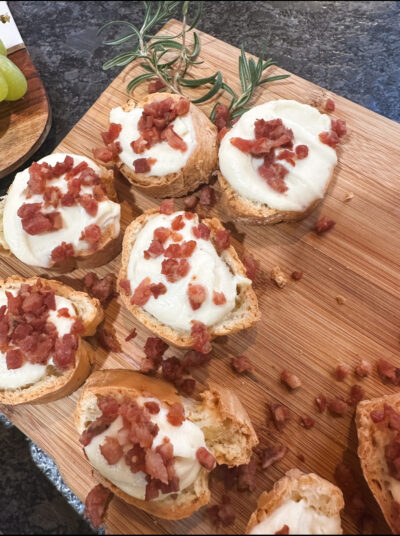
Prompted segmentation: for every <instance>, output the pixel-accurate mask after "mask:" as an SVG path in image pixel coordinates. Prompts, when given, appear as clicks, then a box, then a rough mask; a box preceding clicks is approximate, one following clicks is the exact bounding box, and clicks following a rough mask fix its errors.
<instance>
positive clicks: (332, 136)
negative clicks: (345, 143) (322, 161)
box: [318, 131, 340, 149]
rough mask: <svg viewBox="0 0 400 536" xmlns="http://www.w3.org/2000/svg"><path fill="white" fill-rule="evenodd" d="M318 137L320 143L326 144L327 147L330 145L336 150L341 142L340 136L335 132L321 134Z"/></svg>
mask: <svg viewBox="0 0 400 536" xmlns="http://www.w3.org/2000/svg"><path fill="white" fill-rule="evenodd" d="M318 137H319V139H320V141H322V143H325V145H329V147H333V148H334V149H335V148H336V145H337V144H338V143H339V141H340V138H339V136H338V135H337V134H336V132H333V131H330V132H321V134H319V136H318Z"/></svg>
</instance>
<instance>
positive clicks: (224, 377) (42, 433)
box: [0, 21, 400, 534]
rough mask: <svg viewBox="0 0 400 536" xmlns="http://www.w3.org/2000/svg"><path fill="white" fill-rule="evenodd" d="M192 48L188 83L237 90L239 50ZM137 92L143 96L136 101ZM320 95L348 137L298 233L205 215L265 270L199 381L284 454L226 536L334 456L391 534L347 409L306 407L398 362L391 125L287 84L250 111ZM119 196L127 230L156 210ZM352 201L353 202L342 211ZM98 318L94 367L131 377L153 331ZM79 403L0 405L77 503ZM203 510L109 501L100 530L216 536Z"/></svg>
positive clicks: (14, 268)
mask: <svg viewBox="0 0 400 536" xmlns="http://www.w3.org/2000/svg"><path fill="white" fill-rule="evenodd" d="M176 30H177V23H176V22H174V21H170V22H169V23H168V24H167V26H166V28H164V29H163V30H162V31H164V32H165V31H167V32H168V33H171V34H173V33H175V32H176ZM201 40H202V52H201V59H203V60H204V62H205V63H204V64H202V65H201V66H199V67H198V72H197V75H198V76H207V75H208V74H211V73H212V72H214V71H215V70H217V69H221V70H222V71H223V73H224V75H225V76H226V77H227V79H228V81H229V83H231V84H232V86H234V87H235V88H238V77H237V72H236V68H237V67H236V66H237V58H238V54H239V51H238V49H236V48H234V47H232V46H230V45H228V44H226V43H223V42H221V41H218V40H216V39H215V38H213V37H211V36H209V35H206V34H201ZM136 72H137V70H136V69H132V68H131V67H129V66H128V67H127V68H126V69H125V70H124V71H123V72H122V73H121V74H120V75H119V76H118V77H117V78H116V79H115V80H114V82H113V83H112V84H111V85H110V87H109V88H107V90H106V91H105V92H104V93H103V94H102V95H101V96H100V98H99V99H98V101H97V102H96V103H95V104H94V105H93V106H92V108H91V109H90V110H89V111H88V112H87V113H86V115H85V116H84V117H83V118H82V119H81V120H80V121H79V122H78V124H77V125H76V126H75V127H74V129H73V130H72V131H71V132H70V133H69V134H68V135H67V137H66V138H65V139H64V140H63V141H62V143H61V144H60V145H59V147H58V148H57V151H66V152H71V153H78V154H85V155H87V156H91V149H92V148H93V147H96V146H99V145H101V143H100V132H101V131H102V130H105V129H106V127H107V123H108V114H109V111H110V109H111V108H112V107H114V106H116V105H121V104H123V103H124V102H125V100H126V93H125V88H126V85H127V83H128V82H129V80H130V79H131V78H132V76H133V75H134V74H135V73H136ZM283 72H284V71H282V69H279V68H273V69H272V70H271V74H279V73H283ZM94 76H95V73H94ZM144 91H145V89H140V91H138V94H137V96H138V97H140V96H141V94H143V92H144ZM328 95H329V96H332V97H333V98H334V101H335V103H336V112H335V114H334V115H335V116H336V117H339V118H342V119H345V120H346V121H347V125H348V131H349V134H348V135H347V136H346V138H345V142H344V143H343V144H342V145H341V147H340V148H339V165H338V166H337V169H336V172H335V176H334V180H333V182H332V184H331V186H330V188H329V192H328V195H327V196H326V198H325V199H324V201H323V202H322V203H321V204H320V205H319V207H318V208H317V209H316V210H315V211H314V212H313V214H311V216H309V217H308V218H307V219H305V220H303V221H301V222H298V223H294V224H279V225H276V226H270V227H266V228H262V227H259V226H256V227H252V226H248V225H239V224H235V223H234V222H232V221H229V218H228V217H227V216H226V214H224V213H222V212H221V211H220V210H219V208H218V205H217V206H216V207H215V208H214V209H213V210H212V214H216V215H218V216H219V217H220V218H221V220H222V221H224V222H225V223H226V225H227V227H228V228H229V229H231V230H232V235H233V243H234V245H235V246H236V247H237V250H238V252H239V253H242V252H243V250H244V249H247V250H249V251H250V252H251V253H253V255H254V256H255V257H256V258H257V259H259V260H260V264H261V270H260V273H259V274H258V276H257V280H256V283H255V289H256V292H257V295H258V299H259V303H260V309H261V313H262V319H261V320H260V322H259V323H258V325H257V326H256V327H254V328H252V329H250V330H248V331H245V332H240V333H237V334H235V335H233V336H230V337H225V338H223V339H219V340H217V341H216V342H215V344H214V350H213V359H212V362H211V364H210V365H209V367H208V369H206V370H202V371H200V372H199V373H198V374H195V377H196V378H197V379H199V380H201V381H203V382H204V381H206V380H207V378H208V377H209V378H212V379H213V380H215V381H217V382H220V383H222V384H223V385H228V386H229V387H230V388H232V389H233V390H234V391H235V392H236V393H237V394H238V395H239V397H240V399H241V401H242V402H243V404H244V406H245V407H246V409H247V411H248V412H249V414H250V416H251V419H252V421H253V423H254V426H255V428H256V431H257V433H258V435H259V438H260V442H261V445H263V446H267V445H271V444H274V443H275V442H277V441H279V442H282V443H283V444H285V445H287V447H288V449H289V453H288V455H287V456H286V457H285V458H284V459H283V460H282V461H280V462H279V463H277V464H276V465H275V466H272V467H270V468H268V469H267V470H266V471H264V472H263V471H261V470H260V471H259V472H258V474H257V488H256V491H255V492H254V493H248V492H244V493H231V494H230V495H231V498H232V502H233V506H234V508H235V511H236V513H237V519H236V522H235V524H234V525H233V526H231V527H228V528H227V529H226V532H230V533H232V532H233V533H238V534H240V533H243V531H244V530H245V526H246V524H247V521H248V519H249V516H250V514H251V512H252V511H253V510H254V508H255V505H256V501H257V497H258V495H259V493H261V492H262V491H263V490H269V489H271V487H272V485H273V483H274V481H276V480H277V479H278V478H279V477H281V476H282V475H283V474H284V473H285V472H286V471H287V470H289V469H290V468H293V467H299V468H300V469H301V470H303V471H314V472H316V473H318V474H320V475H321V476H323V477H325V478H327V479H328V480H331V481H333V479H334V477H333V473H334V468H335V466H336V465H337V464H338V463H339V462H340V461H342V460H343V459H344V460H345V461H346V463H348V464H349V465H350V466H351V468H352V469H353V471H354V472H355V474H356V475H357V478H358V481H359V484H360V487H361V488H362V490H363V493H364V495H365V500H366V502H367V506H368V510H369V511H370V512H371V513H372V514H373V515H374V517H375V521H376V527H375V532H376V533H385V532H386V531H387V527H386V525H385V522H384V521H383V518H382V516H381V514H380V512H379V510H378V507H377V506H376V504H375V501H374V500H373V498H372V496H371V495H370V493H369V491H368V489H367V487H366V485H365V483H364V481H363V478H362V476H361V470H360V465H359V461H358V458H357V454H356V448H357V439H356V431H355V426H354V419H353V416H354V415H353V414H354V411H353V410H349V412H348V414H347V415H346V416H345V417H342V418H334V417H332V416H330V415H328V414H324V415H320V414H318V413H317V412H316V409H315V406H314V402H313V401H314V398H315V397H316V396H318V395H319V394H320V393H325V394H328V395H339V396H340V395H343V396H345V397H346V396H347V395H348V393H349V390H350V387H351V386H352V385H353V384H354V383H356V379H355V377H354V375H353V374H352V373H351V374H350V375H349V376H348V378H347V379H346V381H344V382H341V383H340V382H337V381H335V380H334V379H333V376H332V372H333V370H334V368H335V367H336V365H337V364H339V363H347V364H348V365H350V366H351V367H352V368H353V367H354V366H355V365H356V364H357V363H358V361H359V359H360V358H364V359H367V360H368V361H370V362H371V363H375V362H376V360H377V359H378V358H379V357H382V358H385V359H387V360H389V361H392V362H393V363H399V362H400V360H399V332H400V329H399V319H398V311H399V306H400V285H399V273H400V255H399V251H400V232H399V231H400V208H399V207H400V181H399V177H398V170H397V168H398V162H399V161H400V128H399V125H397V124H396V123H394V122H392V121H390V120H388V119H385V118H383V117H380V116H379V115H377V114H375V113H373V112H371V111H369V110H366V109H365V108H362V107H361V106H358V105H357V104H354V103H352V102H350V101H348V100H346V99H344V98H342V97H339V96H336V95H332V94H330V93H329V92H327V91H326V90H324V89H321V88H320V87H317V86H315V85H313V84H312V83H310V82H308V81H306V80H303V79H301V78H299V77H297V76H294V75H292V76H291V77H290V78H289V79H287V80H284V81H281V82H276V83H273V84H270V85H268V86H267V87H265V88H263V89H260V90H259V91H258V93H257V98H256V99H255V103H256V104H258V103H262V102H265V101H269V100H272V99H276V98H285V99H296V100H298V101H300V102H303V103H308V104H316V103H321V102H322V101H323V100H324V99H325V98H326V97H327V96H328ZM211 106H212V104H207V105H206V106H204V107H203V109H204V111H205V112H206V113H208V112H209V111H210V109H211ZM117 188H118V193H119V197H120V200H121V201H122V207H123V210H122V213H123V224H124V226H126V225H127V224H128V223H129V222H130V221H131V220H132V218H134V217H136V216H138V215H139V214H140V213H141V212H142V211H143V210H146V209H148V208H150V207H154V206H156V205H157V200H154V199H151V198H148V197H146V196H144V195H142V194H140V193H137V192H135V190H134V188H133V187H131V186H130V185H129V184H128V182H127V181H125V180H123V179H118V181H117ZM350 192H352V193H353V194H354V198H353V199H352V200H351V201H349V202H344V198H345V196H346V194H347V193H350ZM176 204H177V206H178V207H179V208H180V207H181V206H182V202H181V201H179V202H177V203H176ZM321 214H324V215H327V216H328V217H330V218H333V219H334V220H336V222H337V224H336V227H335V228H334V229H333V230H332V231H331V232H329V233H327V234H325V235H322V236H318V235H316V234H315V233H314V232H313V231H312V227H313V225H314V223H315V221H316V220H317V219H318V218H319V216H320V215H321ZM276 264H279V266H280V267H281V268H282V270H283V271H284V272H285V273H286V274H287V275H288V278H289V282H288V284H287V286H286V287H285V288H283V289H278V288H277V287H276V286H275V285H274V284H273V282H272V281H271V280H270V278H269V275H270V271H271V269H272V267H273V266H275V265H276ZM118 268H119V257H118V258H117V259H115V260H114V261H113V262H111V263H110V264H109V265H108V266H103V267H102V268H100V269H98V273H99V275H101V276H103V275H105V274H106V273H109V272H113V273H117V271H118ZM293 270H301V271H303V272H304V276H303V278H302V279H301V280H300V281H293V280H291V279H290V274H291V272H292V271H293ZM12 273H18V274H21V275H23V276H30V275H32V274H34V273H37V274H38V273H43V271H39V270H34V269H32V268H30V267H28V266H25V265H23V264H22V263H20V262H19V261H18V260H16V259H13V258H4V259H2V260H0V276H1V277H5V276H8V275H10V274H12ZM47 275H50V276H51V275H52V274H49V273H47ZM83 275H84V272H83V271H76V272H73V273H71V274H68V275H67V276H63V277H60V279H61V280H62V281H64V282H65V283H69V284H71V285H72V286H73V287H75V288H77V289H81V288H82V283H81V280H82V277H83ZM338 295H341V296H343V297H344V299H345V303H344V304H342V305H340V304H338V302H337V300H336V297H337V296H338ZM106 319H107V324H109V325H113V326H114V328H115V329H116V333H117V337H118V339H119V341H120V342H121V345H122V352H121V353H120V354H114V355H111V354H106V353H105V352H104V351H103V350H101V349H98V351H97V365H96V366H97V368H114V367H126V368H138V363H139V361H140V359H141V358H142V356H143V353H142V350H141V348H142V347H143V344H144V341H145V339H146V338H147V336H149V333H148V332H146V330H145V329H144V328H142V327H141V326H140V325H139V324H138V323H137V322H136V321H135V320H134V319H133V318H132V317H131V316H130V315H129V314H128V312H127V310H126V309H125V308H124V307H123V306H122V304H121V302H120V300H119V299H118V300H114V301H113V302H112V303H111V304H110V306H109V307H108V309H107V311H106ZM133 327H136V328H137V330H138V333H139V335H138V337H137V338H136V339H134V340H133V341H130V342H125V337H126V336H127V334H128V333H129V331H130V330H131V329H132V328H133ZM243 353H244V354H245V355H246V356H248V357H249V358H250V360H251V361H252V362H253V363H254V366H255V372H254V374H252V375H249V376H239V375H236V374H234V373H233V372H232V370H231V368H230V357H231V356H235V355H238V354H243ZM173 354H176V355H180V352H178V351H177V352H175V351H173V350H170V352H169V355H173ZM399 366H400V363H399ZM284 368H287V369H288V370H290V371H293V372H294V373H295V374H297V375H298V376H299V377H300V378H301V379H302V382H303V385H302V387H300V389H298V390H297V391H296V392H295V393H290V392H288V390H287V389H286V388H285V387H284V386H283V385H282V384H281V383H280V381H279V378H280V373H281V371H282V369H284ZM359 383H362V385H363V387H364V388H365V390H366V392H367V395H368V396H369V397H376V396H380V395H382V394H387V393H391V392H394V391H395V389H394V388H392V387H390V386H385V385H383V384H382V383H381V381H380V380H379V378H378V375H377V373H376V370H374V372H373V374H372V375H371V376H370V377H369V378H367V379H365V380H364V381H362V382H359ZM77 396H78V393H75V394H73V395H72V396H70V397H68V398H65V399H63V400H60V401H58V402H54V403H52V404H46V405H36V406H34V405H30V406H25V407H22V406H20V407H4V406H3V407H2V408H1V410H2V411H3V412H4V413H5V414H6V415H7V416H8V417H9V418H10V419H11V420H12V421H13V422H14V423H15V424H16V425H17V426H18V427H19V428H20V429H21V430H22V431H23V432H24V433H26V434H27V435H28V436H29V437H31V438H32V439H33V440H34V441H35V442H36V443H37V444H38V445H39V446H40V447H41V448H43V449H44V450H45V451H46V452H47V453H48V454H49V455H50V456H52V457H53V458H54V460H55V461H56V462H57V464H58V467H59V469H60V471H61V474H62V476H63V477H64V479H65V481H66V482H67V484H68V485H69V486H70V487H71V489H72V490H73V491H74V492H75V493H76V494H77V495H78V496H79V497H80V498H81V499H82V500H83V499H84V498H85V496H86V494H87V493H88V491H89V490H90V488H91V487H92V486H93V485H94V484H95V480H94V479H93V477H92V475H91V468H90V466H89V463H88V462H87V461H86V459H85V457H84V456H83V454H82V451H81V448H80V446H79V444H78V434H77V432H76V431H75V428H74V425H73V418H72V414H73V411H74V407H75V402H76V399H77ZM269 402H272V403H274V402H280V403H283V404H285V405H286V406H287V407H288V408H289V410H290V415H291V420H290V422H289V424H288V425H287V427H286V428H285V429H284V431H283V432H282V433H278V432H277V431H276V430H275V429H274V427H273V426H272V425H271V424H270V423H268V422H267V415H268V412H267V403H269ZM306 415H310V416H312V417H314V418H315V419H316V424H315V427H314V428H313V429H311V430H305V429H304V428H302V427H301V426H300V424H299V420H300V418H301V417H302V416H306ZM299 455H303V456H304V458H305V461H303V462H302V461H301V460H300V459H299V457H298V456H299ZM21 485H23V483H21ZM211 488H212V501H211V503H210V504H215V502H216V501H219V500H220V498H221V494H222V493H223V486H222V483H221V482H219V481H218V479H216V478H215V477H213V478H212V479H211ZM205 510H206V509H205V508H203V509H202V510H201V511H199V512H198V513H197V514H195V515H193V516H192V517H191V518H189V519H186V520H182V521H179V522H171V521H163V520H158V519H155V518H153V517H151V516H150V515H148V514H146V513H144V512H142V511H140V510H137V509H135V508H134V507H131V506H128V505H126V504H124V503H123V502H122V501H120V500H116V499H114V500H113V501H112V503H111V507H110V509H109V512H108V515H107V520H106V529H107V531H108V532H110V533H146V534H148V533H150V534H153V533H166V534H168V533H171V534H173V533H175V534H184V533H193V534H205V533H213V531H214V528H213V527H212V525H211V524H210V522H209V521H208V519H207V516H206V511H205ZM343 526H344V531H345V532H346V533H356V532H357V531H358V529H357V527H356V524H355V522H354V520H352V518H351V517H350V516H349V515H348V514H347V513H345V514H344V516H343ZM221 532H222V531H221Z"/></svg>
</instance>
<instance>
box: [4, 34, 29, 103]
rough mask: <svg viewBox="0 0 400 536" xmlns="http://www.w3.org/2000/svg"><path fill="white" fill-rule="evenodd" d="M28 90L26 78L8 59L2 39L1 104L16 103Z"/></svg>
mask: <svg viewBox="0 0 400 536" xmlns="http://www.w3.org/2000/svg"><path fill="white" fill-rule="evenodd" d="M26 90H27V82H26V78H25V76H24V75H23V73H22V72H21V71H20V69H19V68H18V67H17V66H16V65H14V63H13V62H12V61H11V60H9V59H8V58H7V49H6V47H5V46H4V43H3V42H2V40H1V39H0V102H1V101H3V100H8V101H15V100H18V99H20V98H21V97H23V96H24V95H25V93H26Z"/></svg>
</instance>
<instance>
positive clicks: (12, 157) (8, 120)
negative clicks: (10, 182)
mask: <svg viewBox="0 0 400 536" xmlns="http://www.w3.org/2000/svg"><path fill="white" fill-rule="evenodd" d="M8 57H9V59H10V60H11V61H13V62H14V63H15V64H16V65H17V66H18V67H19V68H20V69H21V71H22V72H23V73H24V75H25V76H26V79H27V81H28V90H27V92H26V94H25V96H24V97H23V98H22V99H20V100H18V101H15V102H7V101H3V102H0V179H1V178H3V177H5V176H6V175H8V174H9V173H11V172H12V171H13V170H14V169H16V168H18V167H19V166H20V165H21V164H23V163H24V162H25V161H26V160H28V158H29V157H30V156H32V154H33V153H34V152H35V151H37V149H38V148H39V147H40V146H41V144H42V143H43V141H44V140H45V138H46V136H47V134H48V133H49V130H50V127H51V109H50V104H49V99H48V97H47V94H46V90H45V88H44V86H43V83H42V81H41V79H40V77H39V74H38V72H37V71H36V68H35V66H34V65H33V63H32V60H31V57H30V56H29V53H28V51H27V50H26V48H25V47H23V48H20V49H19V50H16V51H15V52H12V53H11V54H9V55H8Z"/></svg>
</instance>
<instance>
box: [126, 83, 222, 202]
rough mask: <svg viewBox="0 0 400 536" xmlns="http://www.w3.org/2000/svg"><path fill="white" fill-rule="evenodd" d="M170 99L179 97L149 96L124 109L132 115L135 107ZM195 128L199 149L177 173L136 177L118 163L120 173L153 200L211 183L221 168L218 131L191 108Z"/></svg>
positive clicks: (182, 193) (138, 175)
mask: <svg viewBox="0 0 400 536" xmlns="http://www.w3.org/2000/svg"><path fill="white" fill-rule="evenodd" d="M168 97H171V98H173V99H174V100H175V101H177V100H179V99H180V98H181V96H180V95H175V94H172V93H153V94H151V95H147V96H146V97H145V98H144V99H143V100H142V101H140V102H139V103H137V105H136V103H135V102H134V101H133V100H130V101H128V102H127V104H126V105H125V106H124V110H125V111H129V110H131V109H132V108H135V107H136V106H137V107H139V108H143V107H144V106H145V105H146V104H148V103H149V102H153V101H155V100H164V99H166V98H168ZM189 113H190V114H191V117H192V121H193V126H194V130H195V134H196V141H197V146H196V148H195V150H194V151H193V153H192V154H191V155H190V157H189V158H188V161H187V162H186V165H185V166H184V167H183V168H181V169H180V170H179V171H178V172H176V173H169V174H168V175H164V176H162V177H156V176H154V175H150V176H147V175H144V174H143V173H136V172H135V171H134V170H133V169H132V168H130V167H128V166H127V165H126V164H124V163H123V162H121V160H118V162H117V166H118V167H119V169H120V170H121V173H122V174H123V175H124V176H125V177H126V178H127V179H128V180H129V182H131V183H132V184H133V185H134V186H136V187H137V188H138V189H139V190H141V191H142V192H143V193H145V194H147V195H150V196H153V197H179V196H182V195H185V194H186V193H188V192H190V191H192V190H195V189H196V188H197V187H198V186H199V185H200V184H202V183H205V182H209V180H210V178H211V175H212V174H213V173H215V172H216V170H217V168H218V146H217V128H216V127H215V125H213V124H212V123H211V121H210V120H209V119H208V117H207V116H206V115H205V114H204V113H203V112H202V111H201V110H199V109H198V108H197V107H196V106H194V105H193V104H191V105H190V110H189Z"/></svg>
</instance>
